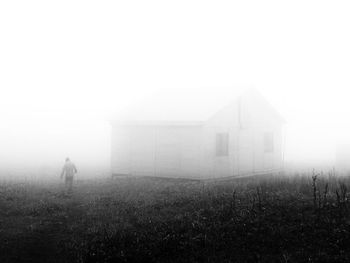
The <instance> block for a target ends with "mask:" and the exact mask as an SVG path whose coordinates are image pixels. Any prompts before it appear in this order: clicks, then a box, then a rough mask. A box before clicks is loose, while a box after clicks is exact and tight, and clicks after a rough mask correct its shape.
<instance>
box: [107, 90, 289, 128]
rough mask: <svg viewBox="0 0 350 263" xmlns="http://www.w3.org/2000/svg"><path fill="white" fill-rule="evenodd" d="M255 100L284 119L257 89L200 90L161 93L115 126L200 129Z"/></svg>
mask: <svg viewBox="0 0 350 263" xmlns="http://www.w3.org/2000/svg"><path fill="white" fill-rule="evenodd" d="M250 96H254V97H256V98H258V99H259V100H262V101H264V104H265V105H264V106H266V108H267V109H268V110H269V111H270V112H271V114H272V115H273V116H275V117H276V118H277V119H278V120H279V121H281V122H284V119H283V118H282V117H281V115H280V114H279V113H278V112H277V111H276V110H275V109H274V108H273V107H272V106H271V104H270V103H269V102H268V101H267V100H266V99H265V98H264V97H263V96H262V95H261V94H260V92H258V91H257V90H256V89H254V88H249V89H241V88H240V89H234V88H232V90H229V92H228V93H224V92H221V93H220V92H218V93H217V94H215V95H213V94H209V96H208V94H205V92H201V91H200V90H197V91H196V92H194V93H193V92H192V93H186V92H182V93H180V92H179V93H177V92H176V91H175V92H172V93H169V92H158V93H156V94H153V96H150V97H149V98H148V99H145V100H143V101H140V102H138V103H137V104H134V105H132V106H131V107H129V108H128V109H126V110H125V111H124V113H123V114H122V115H121V116H119V118H116V120H114V121H113V122H112V123H113V124H114V125H153V126H198V125H202V124H203V123H204V122H205V121H207V120H208V119H210V118H211V117H212V116H214V115H215V114H216V113H218V112H219V111H220V110H222V109H223V108H225V107H228V106H229V105H232V104H237V101H238V100H239V99H240V98H243V97H250Z"/></svg>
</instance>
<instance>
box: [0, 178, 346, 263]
mask: <svg viewBox="0 0 350 263" xmlns="http://www.w3.org/2000/svg"><path fill="white" fill-rule="evenodd" d="M349 187H350V179H348V178H346V177H338V176H335V175H334V173H333V172H330V173H327V174H322V173H316V172H313V173H311V174H303V175H293V176H286V175H280V176H261V177H252V178H241V179H235V180H231V181H216V182H214V181H211V182H209V181H206V182H204V181H186V180H175V179H173V180H170V179H160V178H117V179H109V180H89V181H80V182H77V184H76V186H75V189H74V192H73V194H70V195H67V194H66V193H64V191H63V189H62V188H61V187H58V186H57V185H54V184H37V183H29V182H25V183H21V182H3V183H2V184H1V185H0V262H350V246H349V244H350V211H349V209H350V207H349V199H348V197H349V193H348V189H349Z"/></svg>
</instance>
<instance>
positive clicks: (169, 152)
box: [111, 90, 284, 179]
mask: <svg viewBox="0 0 350 263" xmlns="http://www.w3.org/2000/svg"><path fill="white" fill-rule="evenodd" d="M180 106H181V105H179V107H180ZM193 107H196V106H195V105H194V106H193ZM283 123H284V120H283V119H282V117H281V116H280V115H279V114H278V113H277V112H276V111H275V110H274V109H273V108H272V106H271V105H270V104H269V103H268V102H267V101H266V100H265V99H264V98H263V97H262V96H261V95H260V93H258V92H257V91H255V90H250V91H248V92H245V93H243V94H241V95H240V96H238V97H237V98H236V99H235V100H234V101H233V102H232V103H230V104H229V105H227V106H226V107H223V108H222V109H221V110H219V111H217V112H216V113H214V114H213V115H212V116H208V117H207V119H206V120H204V121H203V120H202V121H127V122H125V121H124V122H120V121H113V122H112V145H111V169H112V173H113V174H120V175H131V176H133V175H136V176H140V175H142V176H157V177H178V178H179V177H181V178H203V179H204V178H219V177H231V176H233V177H234V176H242V175H249V174H256V173H272V172H277V171H280V170H281V168H282V163H283V161H282V159H283V158H282V148H283V147H282V141H283V139H282V137H283V135H282V126H283Z"/></svg>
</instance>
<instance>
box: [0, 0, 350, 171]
mask: <svg viewBox="0 0 350 263" xmlns="http://www.w3.org/2000/svg"><path fill="white" fill-rule="evenodd" d="M349 13H350V3H349V2H347V1H305V0H304V1H288V2H287V1H190V0H186V1H1V2H0V90H1V93H0V118H1V119H0V128H1V130H0V135H1V136H0V143H1V145H2V146H1V147H0V159H1V160H2V161H3V162H4V161H6V162H8V163H16V162H18V163H21V162H24V161H28V162H34V163H40V164H43V165H44V164H45V162H46V161H48V160H50V161H52V162H55V161H56V160H57V159H59V162H62V161H61V160H62V159H63V158H64V157H65V156H66V155H70V156H72V158H74V157H75V158H76V159H78V160H79V159H80V160H83V159H84V160H88V161H89V162H94V161H96V162H97V161H98V162H100V163H107V162H108V158H109V157H108V156H109V126H108V120H109V119H110V118H111V116H115V115H118V114H120V113H122V112H123V111H125V108H126V107H127V106H128V105H130V104H134V103H136V102H137V101H139V100H142V98H144V97H149V96H152V94H157V92H159V91H161V92H163V93H164V92H165V93H167V92H170V93H171V94H176V96H179V97H182V96H187V98H188V99H190V98H191V96H192V97H196V96H202V97H205V99H204V100H206V99H208V100H209V99H212V98H216V96H218V97H230V94H231V92H232V93H234V89H233V87H238V86H255V87H256V88H257V89H259V90H260V92H261V93H262V94H263V95H264V96H265V97H266V98H267V99H268V100H269V101H270V102H271V103H272V104H273V105H274V106H275V108H276V109H277V110H279V111H280V113H281V114H282V115H283V116H284V117H285V119H286V120H287V123H288V124H287V125H286V134H287V148H286V159H287V160H290V161H322V162H323V161H326V162H332V161H333V150H334V142H335V141H336V139H337V138H338V136H339V134H340V133H343V132H342V131H343V129H342V127H345V128H350V119H349V118H348V116H349V114H350V103H349V100H350V91H349V88H350V80H349V76H350V75H349V70H350V34H349V30H350V16H349ZM91 149H93V151H91Z"/></svg>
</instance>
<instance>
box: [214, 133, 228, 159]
mask: <svg viewBox="0 0 350 263" xmlns="http://www.w3.org/2000/svg"><path fill="white" fill-rule="evenodd" d="M216 156H228V133H217V134H216Z"/></svg>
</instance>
